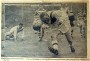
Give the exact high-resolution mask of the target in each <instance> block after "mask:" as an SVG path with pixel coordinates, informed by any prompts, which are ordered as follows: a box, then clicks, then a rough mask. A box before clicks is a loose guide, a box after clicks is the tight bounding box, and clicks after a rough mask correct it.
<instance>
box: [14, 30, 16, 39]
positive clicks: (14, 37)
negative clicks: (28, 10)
mask: <svg viewBox="0 0 90 61" xmlns="http://www.w3.org/2000/svg"><path fill="white" fill-rule="evenodd" d="M14 40H15V41H16V40H17V30H16V29H15V30H14Z"/></svg>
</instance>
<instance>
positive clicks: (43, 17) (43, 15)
mask: <svg viewBox="0 0 90 61" xmlns="http://www.w3.org/2000/svg"><path fill="white" fill-rule="evenodd" d="M40 19H41V21H42V22H44V23H46V24H49V22H50V21H49V15H48V14H47V13H46V12H42V13H41V14H40Z"/></svg>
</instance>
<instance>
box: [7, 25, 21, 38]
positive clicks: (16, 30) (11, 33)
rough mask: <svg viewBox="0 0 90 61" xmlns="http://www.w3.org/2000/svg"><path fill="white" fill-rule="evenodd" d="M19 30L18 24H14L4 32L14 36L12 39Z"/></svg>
mask: <svg viewBox="0 0 90 61" xmlns="http://www.w3.org/2000/svg"><path fill="white" fill-rule="evenodd" d="M19 30H20V29H19V26H14V27H12V28H11V29H10V31H9V32H7V33H6V35H13V36H14V39H16V37H17V34H18V33H19V32H18V31H19Z"/></svg>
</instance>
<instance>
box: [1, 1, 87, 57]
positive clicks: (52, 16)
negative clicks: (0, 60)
mask: <svg viewBox="0 0 90 61" xmlns="http://www.w3.org/2000/svg"><path fill="white" fill-rule="evenodd" d="M1 15H2V19H1V57H29V58H87V3H63V2H62V3H61V2H60V3H2V13H1Z"/></svg>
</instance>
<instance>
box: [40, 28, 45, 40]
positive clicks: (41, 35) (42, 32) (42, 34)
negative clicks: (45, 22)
mask: <svg viewBox="0 0 90 61" xmlns="http://www.w3.org/2000/svg"><path fill="white" fill-rule="evenodd" d="M43 36H44V28H42V27H41V30H40V40H39V41H42V39H43Z"/></svg>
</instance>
